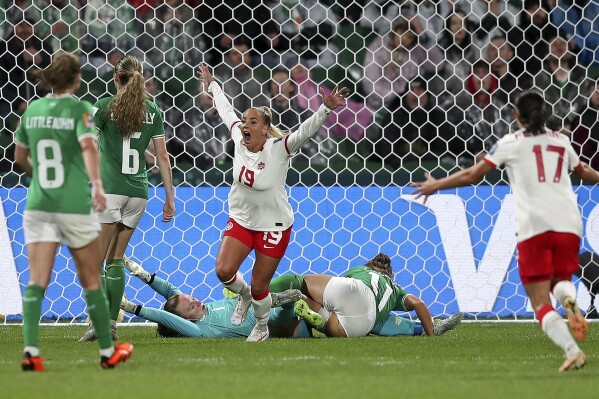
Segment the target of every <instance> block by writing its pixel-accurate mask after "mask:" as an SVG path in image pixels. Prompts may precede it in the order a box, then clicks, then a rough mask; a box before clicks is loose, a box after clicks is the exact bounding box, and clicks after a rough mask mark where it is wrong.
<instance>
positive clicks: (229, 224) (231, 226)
mask: <svg viewBox="0 0 599 399" xmlns="http://www.w3.org/2000/svg"><path fill="white" fill-rule="evenodd" d="M232 228H233V222H229V223H227V227H225V231H229V230H231V229H232Z"/></svg>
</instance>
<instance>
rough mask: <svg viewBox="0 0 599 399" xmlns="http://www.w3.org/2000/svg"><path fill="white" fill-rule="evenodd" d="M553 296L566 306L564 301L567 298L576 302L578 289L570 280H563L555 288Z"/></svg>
mask: <svg viewBox="0 0 599 399" xmlns="http://www.w3.org/2000/svg"><path fill="white" fill-rule="evenodd" d="M553 296H554V297H555V299H557V301H558V302H559V303H560V304H561V305H562V306H564V301H565V300H566V299H567V298H571V299H574V300H576V287H574V284H573V283H572V282H571V281H569V280H562V281H560V282H558V283H557V284H555V286H554V287H553Z"/></svg>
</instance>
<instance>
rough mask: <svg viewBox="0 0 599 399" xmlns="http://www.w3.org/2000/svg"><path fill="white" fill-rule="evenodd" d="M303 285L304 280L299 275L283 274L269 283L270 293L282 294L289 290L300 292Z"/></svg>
mask: <svg viewBox="0 0 599 399" xmlns="http://www.w3.org/2000/svg"><path fill="white" fill-rule="evenodd" d="M303 284H304V278H303V277H302V276H300V275H299V274H283V275H282V276H279V277H275V278H273V279H272V280H271V281H270V285H269V288H270V291H271V292H283V291H285V290H288V289H290V288H295V289H296V290H301V289H302V285H303Z"/></svg>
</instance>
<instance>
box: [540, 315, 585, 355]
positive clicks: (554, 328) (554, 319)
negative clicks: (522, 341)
mask: <svg viewBox="0 0 599 399" xmlns="http://www.w3.org/2000/svg"><path fill="white" fill-rule="evenodd" d="M541 327H542V329H543V331H544V332H545V334H547V336H548V337H549V339H550V340H552V341H553V343H554V344H556V345H557V346H559V347H560V348H562V350H563V351H564V353H565V354H566V357H567V358H568V359H569V358H571V357H574V356H576V354H577V353H578V352H580V348H579V347H578V345H576V341H574V338H572V334H570V330H568V326H567V325H566V322H565V321H564V319H562V316H560V315H559V313H557V312H556V311H555V310H552V311H550V312H548V313H546V314H545V316H544V317H543V320H541Z"/></svg>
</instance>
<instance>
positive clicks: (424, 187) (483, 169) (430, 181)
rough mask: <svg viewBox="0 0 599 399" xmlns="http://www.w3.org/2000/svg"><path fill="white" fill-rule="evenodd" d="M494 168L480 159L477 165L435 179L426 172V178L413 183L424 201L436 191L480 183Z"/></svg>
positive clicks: (416, 191)
mask: <svg viewBox="0 0 599 399" xmlns="http://www.w3.org/2000/svg"><path fill="white" fill-rule="evenodd" d="M493 169H494V167H493V166H491V165H489V164H488V163H487V162H486V161H484V160H483V161H479V162H478V163H477V164H476V165H474V166H472V167H470V168H468V169H464V170H462V171H459V172H456V173H454V174H452V175H450V176H447V177H445V178H443V179H439V180H437V179H435V178H434V177H432V176H431V175H430V174H428V173H426V174H425V178H426V180H425V181H423V182H419V183H412V186H414V187H416V190H415V193H416V194H418V196H417V197H416V198H418V197H421V196H424V201H425V202H426V199H427V198H428V196H429V195H431V194H434V193H435V192H437V191H439V190H443V189H447V188H455V187H462V186H467V185H469V184H475V183H478V182H479V181H480V180H481V179H482V178H483V177H484V176H485V175H486V174H487V173H489V172H490V171H492V170H493Z"/></svg>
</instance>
